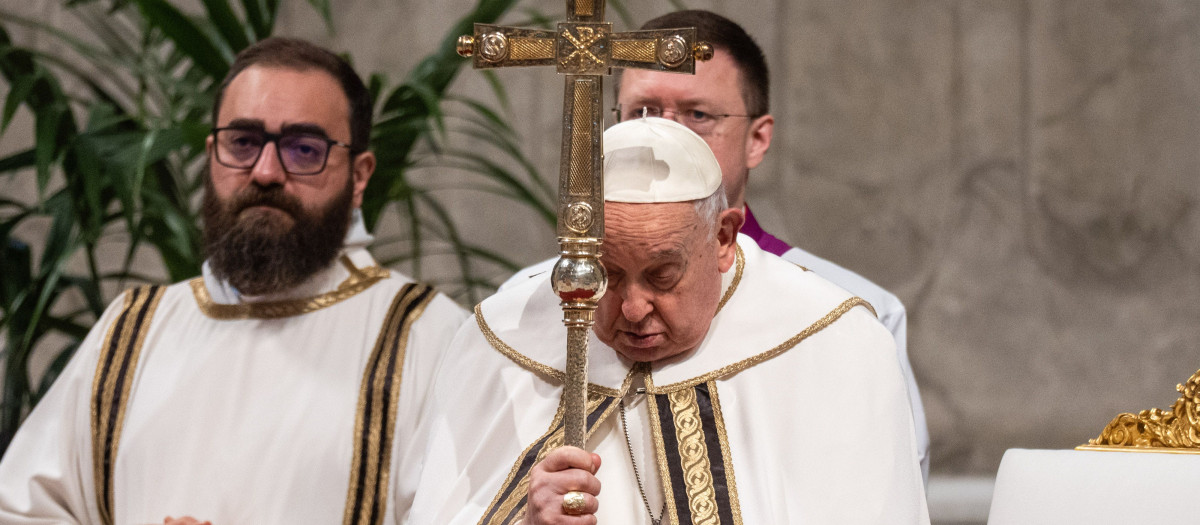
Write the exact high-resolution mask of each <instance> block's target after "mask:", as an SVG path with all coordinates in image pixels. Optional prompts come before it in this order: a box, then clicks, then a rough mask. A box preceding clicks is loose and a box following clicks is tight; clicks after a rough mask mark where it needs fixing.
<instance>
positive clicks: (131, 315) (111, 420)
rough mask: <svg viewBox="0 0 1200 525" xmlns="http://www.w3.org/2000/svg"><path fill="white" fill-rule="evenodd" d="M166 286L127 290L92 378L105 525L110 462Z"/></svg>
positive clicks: (96, 470) (95, 463) (109, 518)
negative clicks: (141, 357) (144, 346)
mask: <svg viewBox="0 0 1200 525" xmlns="http://www.w3.org/2000/svg"><path fill="white" fill-rule="evenodd" d="M165 293H166V288H165V287H163V286H142V287H140V288H136V289H134V290H130V291H129V292H127V293H126V294H125V304H124V306H123V307H122V309H121V313H120V314H118V315H117V319H116V321H114V322H113V324H112V326H110V327H109V330H108V335H107V337H105V339H104V345H103V346H102V347H100V359H99V361H98V362H97V363H96V376H95V378H94V379H93V381H92V469H93V475H94V476H95V487H96V489H95V490H96V506H97V507H98V508H99V510H100V519H101V521H102V522H103V523H104V524H105V525H112V523H113V476H112V474H113V465H114V463H115V462H116V457H117V445H118V444H119V443H120V440H121V424H122V423H123V422H124V420H125V406H126V404H127V401H128V400H129V391H130V387H131V386H132V385H133V377H134V374H135V373H136V372H137V363H138V357H139V356H140V355H141V351H142V344H143V343H144V342H145V340H146V332H148V331H149V328H150V321H151V319H152V318H153V316H154V310H155V308H157V307H158V303H159V301H160V300H161V299H162V297H163V294H165Z"/></svg>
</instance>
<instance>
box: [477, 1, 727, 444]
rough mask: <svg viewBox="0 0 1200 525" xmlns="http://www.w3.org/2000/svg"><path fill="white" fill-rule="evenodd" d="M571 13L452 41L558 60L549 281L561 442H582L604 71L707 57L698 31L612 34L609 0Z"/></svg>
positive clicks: (490, 54) (494, 54)
mask: <svg viewBox="0 0 1200 525" xmlns="http://www.w3.org/2000/svg"><path fill="white" fill-rule="evenodd" d="M566 3H567V21H566V22H559V23H558V28H557V29H556V30H554V31H548V30H538V29H522V28H516V27H505V26H497V25H488V24H475V34H474V36H463V37H460V38H459V39H458V53H459V54H460V55H462V56H465V57H473V65H474V66H475V68H476V69H485V68H500V67H512V66H548V65H552V64H553V65H554V66H555V67H556V68H557V70H558V72H559V73H560V74H563V75H566V80H565V89H564V95H563V133H562V157H561V164H560V166H559V179H558V180H559V183H558V230H557V233H558V244H559V253H560V255H561V257H560V258H559V260H558V263H557V264H555V266H554V272H553V274H552V276H551V284H552V285H553V286H554V291H555V293H557V294H558V296H559V298H560V299H562V308H563V323H564V324H566V325H567V368H566V382H565V384H564V385H563V394H562V405H563V409H564V415H563V419H564V427H565V429H564V431H565V436H564V442H565V443H566V444H567V445H572V446H577V447H583V446H584V444H585V441H586V438H587V427H586V416H587V384H588V383H587V341H588V330H590V329H591V327H592V324H593V323H594V313H595V311H596V305H597V303H598V302H599V301H600V297H601V296H603V295H604V291H605V289H606V288H607V286H608V277H607V275H606V274H605V272H604V267H603V266H601V265H600V244H601V242H602V241H603V239H604V179H603V170H604V158H603V157H604V147H603V146H604V145H603V142H602V141H603V138H604V115H603V112H602V109H601V105H602V103H603V99H604V97H603V89H602V88H603V78H604V75H607V74H609V73H610V71H611V70H612V68H614V67H619V68H637V69H650V70H655V71H669V72H677V73H693V72H695V60H697V59H699V60H708V59H709V58H711V57H712V47H711V46H709V45H708V44H705V43H701V42H697V41H696V30H695V29H694V28H686V29H658V30H650V31H630V32H624V33H614V32H613V31H612V23H610V22H604V7H605V5H604V3H605V0H566Z"/></svg>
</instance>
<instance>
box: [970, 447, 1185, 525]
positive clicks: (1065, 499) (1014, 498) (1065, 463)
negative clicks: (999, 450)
mask: <svg viewBox="0 0 1200 525" xmlns="http://www.w3.org/2000/svg"><path fill="white" fill-rule="evenodd" d="M1159 450H1168V449H1159ZM1197 487H1200V454H1165V453H1161V452H1159V453H1155V452H1137V451H1133V450H1124V451H1119V452H1116V451H1091V450H1023V449H1009V450H1008V451H1006V452H1005V453H1004V459H1003V460H1001V461H1000V470H999V472H998V473H997V475H996V489H995V492H994V493H993V495H992V508H991V513H990V514H989V515H988V523H989V524H990V525H1042V524H1045V525H1075V524H1078V525H1085V524H1087V525H1091V524H1094V523H1196V521H1197V519H1196V516H1197V513H1196V505H1195V504H1194V503H1188V502H1189V501H1191V502H1194V501H1195V499H1194V498H1195V497H1196V488H1197Z"/></svg>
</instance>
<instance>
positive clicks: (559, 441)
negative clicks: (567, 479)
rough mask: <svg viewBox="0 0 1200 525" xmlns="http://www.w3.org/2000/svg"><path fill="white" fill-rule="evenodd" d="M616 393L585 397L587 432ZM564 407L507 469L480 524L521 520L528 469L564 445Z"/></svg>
mask: <svg viewBox="0 0 1200 525" xmlns="http://www.w3.org/2000/svg"><path fill="white" fill-rule="evenodd" d="M616 399H617V398H616V397H609V396H605V395H597V394H595V393H592V394H591V395H590V396H589V397H588V417H587V428H588V434H589V435H590V434H591V432H592V431H594V430H595V428H596V425H597V424H598V423H599V422H600V421H604V420H605V419H607V418H608V416H609V415H611V414H612V412H613V409H614V408H616V406H617V403H615V401H616ZM563 431H564V429H563V408H562V406H559V408H558V413H557V414H555V415H554V421H553V422H551V423H550V430H548V431H546V433H545V434H542V436H541V437H540V438H538V439H537V441H534V442H533V444H532V445H529V448H526V449H525V451H524V452H522V453H521V456H520V458H518V459H517V462H516V464H514V465H513V468H512V470H511V471H509V474H508V479H506V480H505V481H504V484H503V485H501V487H500V491H499V492H497V493H496V497H495V498H492V503H491V504H490V505H488V511H487V512H486V513H484V515H483V518H482V519H480V520H479V524H480V525H512V524H516V523H520V521H521V519H522V518H523V517H524V515H525V502H526V500H525V496H527V495H528V494H529V471H530V470H531V469H533V466H534V465H536V464H537V463H538V462H539V461H541V460H542V458H544V457H546V454H549V453H550V452H551V451H553V450H554V449H556V448H558V447H561V446H562V445H563Z"/></svg>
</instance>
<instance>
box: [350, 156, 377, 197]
mask: <svg viewBox="0 0 1200 525" xmlns="http://www.w3.org/2000/svg"><path fill="white" fill-rule="evenodd" d="M374 173H375V154H374V153H372V152H370V151H364V152H362V153H359V154H358V156H357V157H354V170H353V172H352V173H351V175H352V176H353V177H354V207H355V208H358V207H361V206H362V199H363V192H365V191H366V189H367V182H368V181H370V180H371V175H372V174H374Z"/></svg>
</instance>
